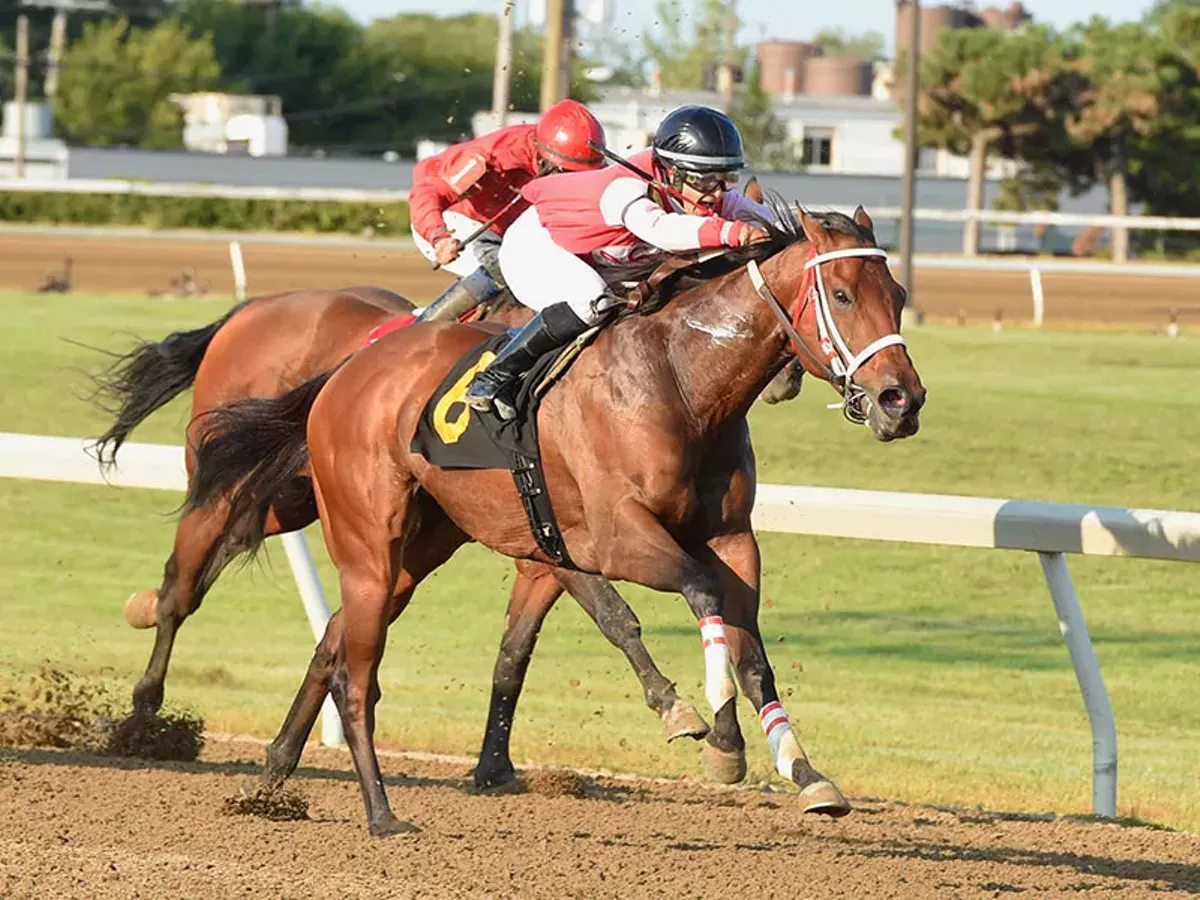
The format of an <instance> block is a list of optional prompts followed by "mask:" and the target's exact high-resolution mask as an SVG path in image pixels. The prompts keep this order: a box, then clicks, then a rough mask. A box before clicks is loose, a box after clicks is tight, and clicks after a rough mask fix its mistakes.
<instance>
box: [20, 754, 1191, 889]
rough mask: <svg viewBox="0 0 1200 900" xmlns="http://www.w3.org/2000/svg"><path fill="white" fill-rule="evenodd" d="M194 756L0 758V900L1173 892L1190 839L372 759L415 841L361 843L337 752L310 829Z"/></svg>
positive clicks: (303, 783)
mask: <svg viewBox="0 0 1200 900" xmlns="http://www.w3.org/2000/svg"><path fill="white" fill-rule="evenodd" d="M209 743H210V749H208V750H206V752H205V754H204V756H203V757H202V758H201V761H200V762H198V763H191V764H174V763H149V764H142V763H140V762H137V761H134V760H113V759H105V758H99V757H90V756H84V755H80V754H72V753H64V752H57V751H21V750H16V751H14V750H0V896H2V897H10V898H35V897H36V898H44V897H55V898H61V900H66V898H96V900H105V898H127V897H128V898H133V897H188V898H209V897H233V896H239V897H244V896H265V897H272V898H283V897H316V896H320V897H338V898H351V897H417V896H421V897H468V896H469V897H478V896H491V897H585V896H586V897H651V896H670V897H701V896H705V897H729V898H749V897H1001V896H1007V895H1009V894H1017V893H1028V894H1029V895H1031V896H1048V895H1053V896H1064V895H1068V896H1069V895H1083V896H1089V897H1097V898H1099V897H1114V896H1119V897H1122V898H1134V897H1149V896H1153V897H1156V898H1159V897H1184V896H1189V895H1194V894H1196V893H1197V892H1200V836H1195V835H1187V834H1177V833H1169V832H1163V831H1154V830H1150V829H1145V828H1131V827H1122V826H1119V825H1112V824H1107V825H1102V824H1095V823H1089V822H1079V821H1068V820H1063V819H1057V820H1056V819H1052V818H1049V817H1048V818H1046V819H1039V818H1038V817H1031V816H1012V815H1009V816H1006V815H1003V814H996V813H985V812H979V811H965V810H959V811H953V810H945V809H932V808H928V807H917V806H900V805H896V804H892V803H887V802H884V801H878V800H871V799H864V798H854V803H855V807H856V810H855V812H854V813H852V814H851V815H850V816H848V817H847V818H845V819H842V820H839V821H831V820H828V819H824V818H810V817H804V816H802V815H801V814H800V813H798V812H797V811H796V808H795V805H794V802H793V800H794V797H793V795H791V794H789V793H786V792H783V791H780V792H771V791H764V790H761V789H722V788H713V787H706V786H701V785H696V784H685V783H678V782H677V783H666V782H655V783H651V782H644V781H634V780H626V779H622V780H612V779H604V778H598V779H578V778H576V779H572V778H570V777H566V776H565V775H564V773H558V775H559V777H548V776H549V775H550V774H551V773H546V772H540V773H533V774H532V775H531V776H530V784H531V789H530V790H529V791H528V792H527V793H524V794H517V795H505V796H478V795H475V794H473V793H471V792H470V791H469V790H468V789H467V784H468V779H467V778H466V774H467V769H468V767H467V766H466V765H464V764H461V763H450V762H445V761H431V760H417V759H412V758H403V757H398V756H389V757H387V758H385V759H384V761H383V762H384V769H385V772H386V774H387V776H388V777H387V780H388V784H389V788H388V789H389V792H390V797H391V800H392V804H393V806H394V808H395V809H396V811H397V813H398V814H399V815H401V816H403V817H406V818H409V819H411V820H412V821H414V822H415V823H416V824H417V825H418V826H420V827H421V829H422V831H421V832H420V833H419V834H416V835H413V836H406V837H396V838H389V839H386V840H378V839H373V838H370V837H369V836H368V835H367V833H366V830H365V827H364V823H363V815H362V806H361V803H360V801H359V793H358V788H357V786H356V784H355V782H354V780H353V776H352V773H351V768H350V763H349V757H348V756H347V755H346V754H345V753H343V752H341V751H336V750H325V749H319V748H315V747H310V749H309V751H308V752H307V753H306V756H305V759H304V765H305V767H304V768H302V769H301V770H300V772H299V774H298V776H297V778H296V779H295V780H294V783H295V784H296V786H297V787H298V789H299V790H300V792H301V793H302V794H303V795H304V796H305V797H306V798H307V799H308V800H309V803H310V810H309V813H310V816H311V818H310V820H308V821H293V822H272V821H267V820H263V819H257V818H250V817H246V816H233V815H229V814H227V813H225V812H224V810H223V804H224V801H225V799H226V798H228V797H230V796H232V795H234V794H235V793H236V792H237V790H238V788H239V786H240V785H242V784H243V783H244V782H245V781H246V780H247V778H248V776H249V773H251V772H254V771H256V770H257V765H258V763H259V761H260V759H261V757H262V747H261V746H259V745H257V744H256V743H253V742H248V741H244V742H239V741H227V740H220V741H212V740H210V742H209Z"/></svg>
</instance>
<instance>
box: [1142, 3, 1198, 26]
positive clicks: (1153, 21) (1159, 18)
mask: <svg viewBox="0 0 1200 900" xmlns="http://www.w3.org/2000/svg"><path fill="white" fill-rule="evenodd" d="M1189 11H1191V12H1196V11H1200V0H1158V2H1157V3H1155V4H1154V5H1153V6H1151V7H1150V9H1148V10H1147V11H1146V16H1145V18H1144V19H1143V20H1142V21H1143V22H1145V23H1146V24H1147V25H1148V26H1150V27H1151V28H1159V27H1161V26H1162V24H1163V23H1164V22H1165V21H1166V20H1167V18H1168V17H1169V16H1171V15H1172V14H1174V13H1177V12H1189Z"/></svg>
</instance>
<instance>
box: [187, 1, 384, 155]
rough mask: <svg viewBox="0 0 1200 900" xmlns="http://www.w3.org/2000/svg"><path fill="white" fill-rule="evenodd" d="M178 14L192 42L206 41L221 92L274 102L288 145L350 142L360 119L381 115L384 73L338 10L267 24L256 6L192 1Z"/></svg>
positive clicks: (288, 12) (357, 28) (300, 12)
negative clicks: (279, 110)
mask: <svg viewBox="0 0 1200 900" xmlns="http://www.w3.org/2000/svg"><path fill="white" fill-rule="evenodd" d="M180 15H181V18H182V21H183V22H184V23H185V24H186V26H187V27H188V29H189V30H190V31H191V33H192V34H193V35H197V36H199V35H203V34H211V35H212V42H213V47H214V49H215V52H216V57H217V59H218V60H219V62H220V65H221V69H222V71H223V73H224V88H225V90H227V91H230V92H231V93H248V94H274V95H277V96H278V97H279V98H280V102H281V104H282V106H283V115H284V117H285V118H286V119H287V122H288V139H289V142H291V143H293V144H298V145H300V146H305V145H310V146H311V145H325V146H329V145H338V144H345V143H352V142H353V135H354V132H355V130H356V129H357V128H358V127H359V125H360V123H361V121H362V120H364V119H369V118H370V117H373V116H380V115H382V114H383V113H384V108H385V106H386V103H387V100H388V97H387V96H386V95H384V96H380V93H379V91H380V87H379V85H380V84H384V86H385V87H387V85H386V74H387V73H384V72H380V71H379V70H378V66H377V62H376V60H374V59H373V58H372V57H371V56H370V54H369V52H368V50H367V47H366V41H365V37H364V33H363V28H362V26H361V25H359V24H358V23H357V22H355V21H354V20H353V19H352V18H350V16H349V15H347V14H346V13H344V12H342V11H341V10H336V9H327V8H322V7H310V6H286V7H282V8H280V9H278V10H276V11H275V13H274V21H273V22H272V21H271V20H269V19H268V18H267V14H266V11H265V10H264V9H263V8H261V7H258V6H253V5H249V4H244V3H238V2H232V0H191V2H187V3H185V4H184V5H183V6H182V8H181V13H180Z"/></svg>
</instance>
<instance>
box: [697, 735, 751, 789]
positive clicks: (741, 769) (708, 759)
mask: <svg viewBox="0 0 1200 900" xmlns="http://www.w3.org/2000/svg"><path fill="white" fill-rule="evenodd" d="M700 760H701V761H702V762H703V763H704V767H705V768H706V769H708V774H709V775H711V776H712V777H713V778H714V779H716V780H717V781H719V782H721V784H737V783H738V782H739V781H741V780H742V779H743V778H745V777H746V751H745V750H732V751H731V750H721V749H720V748H718V747H714V746H713V745H712V744H709V743H705V744H704V746H703V747H701V748H700Z"/></svg>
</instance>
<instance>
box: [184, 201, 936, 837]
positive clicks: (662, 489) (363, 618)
mask: <svg viewBox="0 0 1200 900" xmlns="http://www.w3.org/2000/svg"><path fill="white" fill-rule="evenodd" d="M777 211H778V213H779V215H780V221H781V227H780V228H779V229H777V230H775V237H774V239H773V240H772V242H771V243H769V244H763V245H753V246H751V247H748V248H742V249H741V250H737V251H730V253H729V254H727V259H728V261H729V262H731V263H732V266H731V268H732V269H733V270H732V271H731V272H730V273H729V274H727V275H725V276H723V277H719V278H716V279H714V280H712V281H710V282H706V283H702V284H701V285H699V286H698V287H694V288H692V289H689V290H687V291H685V292H683V293H681V294H680V295H679V296H677V297H675V299H674V300H673V301H672V302H671V303H670V304H668V305H667V306H666V307H665V308H663V309H662V310H660V311H659V312H657V313H655V314H653V315H651V316H647V317H644V318H627V319H624V320H622V321H619V322H617V323H615V324H614V325H612V326H611V327H609V328H608V329H606V330H605V331H604V332H603V333H602V334H601V335H600V336H599V337H598V338H597V339H596V340H595V342H594V343H593V344H592V345H591V346H590V347H588V348H587V349H586V350H585V351H584V353H583V354H582V355H581V356H580V358H579V359H578V360H577V361H576V362H575V364H574V365H573V366H572V368H571V369H569V370H568V371H567V373H566V374H565V376H563V378H562V380H561V382H560V383H559V384H557V385H556V386H555V387H554V389H553V390H551V391H550V392H549V393H548V394H547V395H546V396H545V399H544V401H543V403H542V405H541V407H540V409H539V413H538V415H539V433H540V441H541V448H542V454H543V462H544V466H545V471H546V477H547V484H548V486H549V491H550V494H551V498H552V500H553V503H554V506H555V510H556V513H557V517H558V520H559V524H560V526H561V528H562V532H563V536H564V539H565V542H566V545H567V549H568V551H569V553H570V557H571V558H572V559H573V560H574V562H575V563H576V565H577V566H578V567H579V568H580V569H581V570H582V571H584V572H587V573H592V574H595V575H602V576H604V577H606V578H609V579H612V580H625V581H632V582H635V583H639V584H642V585H645V586H647V587H650V588H652V589H655V590H659V591H667V592H674V593H681V594H683V596H684V597H685V599H686V600H687V603H688V606H689V607H690V609H691V611H692V613H693V614H694V615H695V617H696V619H697V620H698V624H699V626H700V633H701V638H702V644H703V648H704V658H705V670H706V695H707V696H708V699H709V702H710V705H711V706H712V709H713V711H714V725H713V729H712V731H711V732H710V733H709V735H708V737H707V745H706V751H707V753H708V755H709V758H710V760H714V761H715V762H716V765H717V767H718V768H720V767H724V770H725V774H726V775H727V776H728V777H727V778H726V780H731V781H732V780H738V779H740V777H742V776H743V775H744V773H745V750H744V747H745V742H744V739H743V737H742V734H741V730H740V727H739V725H738V721H737V712H736V695H737V688H736V686H735V682H734V678H735V677H736V680H737V683H739V684H740V685H741V688H742V690H743V691H744V692H745V694H746V696H747V698H748V699H749V700H750V702H751V703H752V704H753V706H754V709H755V711H756V712H757V714H758V716H759V720H760V723H761V725H762V728H763V731H764V734H765V736H766V738H767V741H768V743H769V745H770V749H771V753H772V757H773V759H774V762H775V765H776V768H777V770H778V771H779V772H780V773H781V774H782V775H784V776H785V777H788V778H790V779H791V780H792V781H793V782H794V783H795V784H796V785H797V786H798V787H799V788H800V799H801V804H802V807H803V809H804V810H805V811H809V812H822V813H827V814H830V815H843V814H845V813H846V812H848V811H849V809H850V807H849V804H848V803H847V802H846V800H845V798H844V797H843V796H842V795H841V792H840V791H838V789H837V788H836V786H834V784H833V783H832V782H831V781H829V780H828V779H826V778H825V777H824V776H822V775H821V774H819V773H818V772H817V771H816V770H815V769H814V768H813V766H812V765H811V764H810V763H809V760H808V757H807V755H806V754H805V753H804V751H803V749H802V748H801V745H800V742H799V740H798V738H797V737H796V734H795V732H794V731H793V730H792V727H791V725H790V722H789V720H788V717H787V714H786V712H785V711H784V710H783V707H782V705H781V704H780V702H779V694H778V691H777V690H776V686H775V680H774V675H773V672H772V670H771V667H770V665H769V663H768V661H767V655H766V649H765V647H764V646H763V643H762V639H761V636H760V633H759V628H758V604H759V577H760V561H759V550H758V544H757V541H756V539H755V536H754V534H753V531H752V530H751V526H750V514H751V509H752V507H753V504H754V493H755V470H754V456H753V450H752V448H751V443H750V435H749V429H748V426H747V423H746V413H747V411H748V410H749V408H750V406H751V404H752V403H753V401H754V399H755V398H756V397H757V396H758V395H759V393H760V392H761V391H762V390H763V388H764V387H765V386H766V385H767V384H768V383H769V382H770V381H771V379H772V378H773V377H775V376H776V375H777V373H778V372H779V371H780V370H781V369H782V368H783V367H784V366H785V365H786V364H787V363H788V362H789V359H790V358H791V357H792V356H795V357H797V358H799V359H800V361H801V363H802V364H803V365H804V367H805V368H806V369H807V370H808V371H809V372H810V373H811V374H813V375H814V376H817V377H819V378H822V379H824V380H826V381H829V382H830V383H831V384H834V385H835V387H837V388H838V389H839V391H840V392H841V393H842V395H843V398H844V410H845V413H846V415H847V417H848V418H850V419H851V420H852V421H859V422H865V423H866V424H868V425H869V427H870V428H871V430H872V432H873V433H874V434H875V436H876V437H877V438H879V439H880V440H884V441H887V440H893V439H896V438H903V437H907V436H909V435H912V434H915V433H916V431H917V428H918V423H919V411H920V409H921V406H922V404H923V403H924V399H925V389H924V387H923V386H922V385H921V382H920V378H919V377H918V375H917V373H916V371H915V369H914V368H913V365H912V361H911V360H910V358H909V356H908V353H907V351H906V349H905V347H904V342H903V339H902V338H901V337H900V336H899V334H898V329H899V319H900V310H901V307H902V306H903V302H904V294H903V291H902V289H901V288H900V287H899V285H897V284H896V282H895V281H894V280H893V278H892V276H891V273H890V271H889V270H888V267H887V265H886V262H885V261H884V260H883V259H882V256H883V252H882V251H880V250H878V249H877V248H876V247H875V242H874V233H873V228H872V224H871V221H870V218H869V217H868V216H867V215H866V213H865V212H864V211H863V210H862V209H861V208H860V209H859V210H857V211H856V213H855V216H854V218H853V220H851V219H850V218H847V217H846V216H842V215H840V214H836V213H830V214H825V215H822V216H820V217H814V216H810V215H807V214H801V215H800V216H799V217H797V216H796V215H795V214H793V213H791V211H790V210H788V209H786V207H783V206H779V207H778V210H777ZM760 263H761V265H760ZM715 331H719V333H720V334H721V335H722V338H721V339H720V340H714V339H713V337H712V334H713V333H714V332H715ZM484 337H485V334H484V332H483V331H482V330H480V329H478V328H470V327H463V326H459V325H443V324H431V325H428V326H419V327H416V328H412V329H407V330H404V331H400V332H396V333H394V334H392V335H390V336H388V337H387V338H385V339H383V340H381V341H379V342H378V343H377V344H375V345H374V346H372V347H370V348H368V349H366V350H364V351H363V352H362V353H360V354H357V355H356V356H355V357H353V358H352V359H350V360H349V361H348V362H347V363H346V364H345V365H343V366H341V367H340V368H338V369H337V370H336V371H335V372H332V373H325V374H323V375H321V376H318V377H317V378H315V379H313V380H312V381H310V382H308V383H306V384H305V385H301V386H300V387H298V388H296V389H295V390H294V391H292V392H290V393H289V394H287V395H285V396H284V397H283V398H281V399H279V400H275V401H262V402H258V401H247V402H242V403H236V404H233V405H231V406H229V407H227V408H225V409H222V410H218V411H216V412H215V413H214V414H213V415H212V416H211V417H209V421H208V422H207V423H206V425H205V427H204V430H203V433H202V435H201V443H200V446H199V448H198V460H199V462H198V476H197V479H196V480H195V481H194V482H193V484H194V485H203V488H204V489H203V490H202V491H200V492H198V493H195V494H193V496H192V497H191V498H190V499H191V502H201V503H202V502H204V500H205V493H206V492H209V493H211V492H220V491H222V490H229V489H232V488H235V487H236V491H235V493H234V500H233V502H234V504H235V505H237V506H241V505H243V504H247V503H248V504H253V503H255V502H256V497H257V498H261V497H263V496H272V495H273V494H274V492H276V491H277V490H278V489H279V486H280V485H282V484H286V483H288V481H289V479H291V478H293V477H294V476H295V472H296V471H297V469H298V467H303V466H308V467H309V468H310V471H311V474H312V477H313V483H314V486H315V488H316V496H317V503H318V508H319V511H320V515H321V520H322V524H323V525H324V529H323V530H324V534H325V540H326V544H327V546H328V548H329V552H330V556H331V557H332V559H333V561H334V563H335V564H336V566H337V568H338V577H339V582H340V587H341V594H342V616H341V619H340V621H339V622H338V623H337V624H336V626H333V625H332V623H331V628H330V629H329V630H328V631H327V632H326V635H325V637H324V638H323V639H322V641H321V643H320V644H319V645H318V647H317V651H316V653H315V654H314V656H313V660H312V663H311V664H310V667H309V671H308V674H307V676H306V678H305V682H304V684H303V686H302V687H301V690H300V692H299V694H298V695H297V698H296V701H295V703H294V704H293V707H292V710H291V712H290V713H289V715H288V718H287V720H286V721H285V723H284V726H283V729H282V730H281V732H280V735H279V737H278V738H277V739H276V744H275V746H276V747H285V748H290V749H292V750H295V748H296V747H297V740H296V734H297V733H298V732H299V731H303V730H304V729H306V728H309V727H311V724H312V721H313V719H315V716H316V713H317V709H318V707H319V704H320V701H321V699H322V698H323V697H324V695H325V693H326V692H327V691H331V692H332V694H333V697H334V699H335V701H336V703H337V705H338V709H339V711H340V713H341V716H342V721H343V727H344V730H345V733H346V737H347V742H348V743H349V745H350V749H351V753H352V755H353V759H354V764H355V769H356V771H357V773H358V777H359V784H360V787H361V789H362V793H363V799H364V802H365V805H366V812H367V820H368V824H369V827H370V830H371V831H372V833H375V834H388V833H396V832H402V831H408V830H412V828H413V826H412V825H410V824H409V823H406V822H402V821H400V820H398V819H396V818H395V816H393V814H392V812H391V810H390V808H389V806H388V802H387V798H386V796H385V794H384V790H383V783H382V779H381V776H380V771H379V766H378V761H377V759H376V756H375V750H374V741H373V732H374V721H375V706H376V703H377V702H378V700H379V697H380V692H379V684H378V679H377V670H378V666H379V662H380V659H381V656H382V653H383V649H384V642H385V636H386V631H387V628H388V626H389V624H390V623H391V622H392V621H394V620H395V618H396V617H397V616H399V614H400V613H401V612H402V611H403V610H404V607H405V605H406V604H407V602H408V598H409V597H410V596H411V591H412V589H413V588H415V587H416V585H417V584H419V582H420V581H421V579H422V578H424V577H425V575H426V574H428V572H429V571H431V570H432V569H434V568H436V567H437V566H438V565H441V563H442V562H444V561H445V560H447V559H448V558H449V556H450V554H451V553H453V550H454V547H456V546H457V544H458V543H459V542H462V541H465V540H469V539H473V540H477V541H479V542H481V543H483V544H484V545H486V546H488V547H490V548H492V549H493V550H496V551H498V552H500V553H503V554H506V555H508V556H511V557H514V558H516V559H525V560H544V559H545V557H544V556H543V555H542V551H540V550H539V548H538V547H537V544H536V543H535V541H534V538H533V536H532V534H531V533H530V531H529V528H528V525H527V523H526V521H525V516H524V511H523V509H522V505H521V502H520V499H519V497H518V495H517V492H516V489H515V487H514V486H513V483H512V479H511V477H509V475H508V473H507V472H503V471H496V470H473V471H472V470H468V471H459V470H454V471H452V470H443V469H439V468H436V467H433V466H431V465H429V464H428V463H427V462H426V461H425V460H424V458H423V457H420V456H418V455H415V454H413V453H411V452H410V451H409V446H410V442H411V439H412V437H413V434H414V432H415V430H416V426H417V421H418V419H419V417H420V415H421V412H422V409H423V408H424V406H425V404H426V402H427V400H428V398H429V397H430V396H431V395H432V393H433V391H434V390H435V389H436V387H437V385H438V384H439V383H440V381H441V380H442V379H443V377H444V376H445V375H446V373H447V372H448V371H449V370H450V368H451V367H452V366H453V365H454V363H455V362H456V361H458V360H459V359H460V358H461V357H462V356H463V354H464V353H465V352H467V351H468V350H470V349H471V348H472V347H474V346H475V345H477V344H478V343H479V342H480V341H482V340H483V339H484ZM351 407H353V408H354V409H356V410H357V414H356V415H354V416H347V415H345V410H346V409H348V408H351ZM264 435H270V436H271V437H270V440H267V441H265V440H264ZM306 448H307V453H306V452H305V450H306ZM731 670H732V671H731ZM512 702H513V703H515V698H513V701H512ZM304 733H307V732H306V731H305V732H304ZM298 758H299V754H298V751H296V752H295V756H294V758H289V757H286V756H284V755H276V756H274V757H273V756H271V755H269V756H268V765H267V770H266V773H265V777H266V779H267V780H268V781H275V780H278V779H280V778H282V777H284V776H286V775H287V774H289V773H290V771H291V770H292V768H294V766H295V764H296V762H297V761H298Z"/></svg>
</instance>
